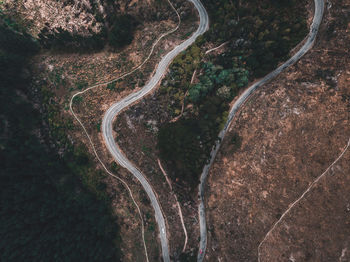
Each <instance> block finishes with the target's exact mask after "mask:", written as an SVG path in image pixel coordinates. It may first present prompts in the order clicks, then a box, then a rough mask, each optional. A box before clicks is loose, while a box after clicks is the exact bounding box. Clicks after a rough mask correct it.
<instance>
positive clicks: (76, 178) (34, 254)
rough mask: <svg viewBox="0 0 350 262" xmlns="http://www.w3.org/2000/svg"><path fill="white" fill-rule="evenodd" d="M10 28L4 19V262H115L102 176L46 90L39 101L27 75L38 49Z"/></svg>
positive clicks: (0, 212)
mask: <svg viewBox="0 0 350 262" xmlns="http://www.w3.org/2000/svg"><path fill="white" fill-rule="evenodd" d="M12 28H15V27H11V28H10V27H9V26H7V25H6V23H4V22H3V21H2V20H1V21H0V31H1V39H0V101H1V103H0V108H1V109H0V110H1V120H2V122H1V126H2V127H5V128H4V129H3V128H2V129H1V132H3V130H5V132H4V133H2V134H1V137H0V158H1V162H0V166H1V168H0V181H1V185H2V190H1V209H0V225H1V226H0V235H1V236H2V239H1V242H0V251H1V252H0V260H1V261H55V260H58V259H63V260H65V261H81V260H84V261H117V260H119V258H120V252H119V250H118V243H119V239H118V231H119V229H118V225H117V224H116V222H115V219H116V218H115V217H114V216H113V215H112V212H111V210H110V203H109V200H108V199H109V198H108V196H107V195H106V193H105V191H104V187H105V185H104V184H103V183H101V174H100V173H98V172H97V173H96V170H95V167H94V166H93V165H92V162H91V161H90V160H89V157H88V155H87V153H86V151H87V150H86V148H83V147H81V146H74V147H73V146H72V144H71V142H70V141H69V139H68V138H67V134H66V133H67V130H69V129H71V127H72V123H71V121H63V120H62V119H61V118H60V114H59V113H58V108H57V105H56V104H55V103H54V101H53V99H52V97H51V91H49V90H48V89H47V88H45V87H43V89H42V97H41V99H39V97H38V93H37V94H36V95H35V96H34V95H33V93H32V92H31V91H30V88H29V87H30V86H29V84H28V83H29V82H30V75H28V74H29V73H27V74H24V73H23V72H26V71H29V67H28V65H27V62H28V59H29V58H30V57H31V55H33V54H34V53H35V51H37V50H38V49H39V47H38V44H37V43H36V42H35V41H33V40H32V39H31V38H30V37H29V35H27V34H23V33H20V32H18V31H13V29H12ZM32 100H33V101H36V103H37V104H40V108H41V109H42V111H41V113H42V112H44V117H43V115H42V114H41V113H40V112H39V110H38V109H35V108H34V107H33V105H32ZM43 122H45V125H42V123H43ZM47 126H48V127H49V134H48V133H47V131H48V130H47ZM58 148H61V149H62V153H61V154H60V155H58V153H57V149H58Z"/></svg>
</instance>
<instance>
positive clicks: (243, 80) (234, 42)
mask: <svg viewBox="0 0 350 262" xmlns="http://www.w3.org/2000/svg"><path fill="white" fill-rule="evenodd" d="M203 3H204V5H205V7H206V9H207V11H208V13H209V16H210V21H211V25H210V28H209V30H208V32H207V33H206V34H205V35H204V37H201V38H200V39H198V40H197V41H196V43H195V44H194V45H193V46H192V47H191V48H189V49H188V50H187V51H185V52H184V53H182V54H180V55H179V56H178V57H177V58H176V59H175V60H174V62H173V63H172V65H171V67H170V72H169V74H168V75H167V77H166V78H165V79H164V80H163V82H162V86H161V89H160V95H161V96H162V97H163V100H164V101H167V103H168V106H167V108H168V111H169V114H170V115H172V116H173V117H176V116H179V114H180V113H181V112H182V109H181V108H182V107H183V108H184V112H182V113H181V118H180V120H179V121H173V122H170V123H165V124H163V125H162V126H161V128H160V131H159V133H158V148H159V151H160V156H161V158H162V159H163V160H165V161H166V162H167V163H168V165H169V166H170V168H169V169H170V170H173V172H171V173H170V175H172V177H173V179H176V178H180V180H179V181H181V182H183V183H184V184H187V185H189V186H190V187H194V186H196V185H197V184H198V176H199V175H200V173H201V169H202V167H203V166H204V164H205V162H206V161H207V160H208V157H209V153H210V151H211V149H212V147H213V145H214V143H215V141H216V139H217V135H218V133H219V132H220V130H221V129H222V128H223V125H224V123H225V122H226V119H227V115H228V110H229V102H230V101H232V99H233V98H234V97H235V96H236V95H237V94H238V92H239V90H240V89H241V88H243V87H245V86H246V85H247V84H248V81H249V80H254V79H256V78H259V77H262V76H264V75H265V74H267V73H269V72H270V71H272V70H273V69H274V68H276V67H277V64H278V63H279V62H281V61H284V60H286V59H287V58H288V56H289V52H290V50H291V49H292V48H293V47H295V46H296V45H297V44H298V43H299V42H300V41H301V40H302V39H303V38H304V37H305V36H306V34H307V25H306V16H307V15H306V9H305V6H306V1H296V0H292V1H274V0H263V1H255V0H250V1H239V0H235V1H215V0H204V1H203ZM208 41H209V42H211V43H214V44H215V45H220V44H222V43H226V46H225V52H222V53H221V54H219V55H205V53H204V51H203V49H204V48H203V47H204V44H206V43H208ZM194 71H196V74H197V76H198V77H197V78H198V81H197V82H195V83H191V80H192V76H193V72H194ZM160 100H162V99H160ZM169 101H172V102H171V103H169ZM183 101H184V105H183ZM237 141H238V140H237Z"/></svg>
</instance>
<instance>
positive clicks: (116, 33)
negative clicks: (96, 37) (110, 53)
mask: <svg viewBox="0 0 350 262" xmlns="http://www.w3.org/2000/svg"><path fill="white" fill-rule="evenodd" d="M136 25H137V22H136V20H135V19H134V18H133V17H132V16H131V15H120V16H117V17H116V18H115V21H114V23H113V25H112V27H111V29H110V31H109V35H108V42H109V45H110V46H111V47H113V48H121V47H124V46H125V45H128V44H130V43H131V41H132V40H133V38H134V30H135V28H136Z"/></svg>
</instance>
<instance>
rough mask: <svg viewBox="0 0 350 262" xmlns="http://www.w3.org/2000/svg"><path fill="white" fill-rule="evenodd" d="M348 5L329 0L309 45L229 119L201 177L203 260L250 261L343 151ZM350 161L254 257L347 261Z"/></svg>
mask: <svg viewBox="0 0 350 262" xmlns="http://www.w3.org/2000/svg"><path fill="white" fill-rule="evenodd" d="M349 8H350V6H349V4H347V3H345V2H344V1H332V7H331V8H330V9H329V10H327V9H326V11H325V18H324V21H323V24H322V26H321V32H320V35H319V38H318V40H317V43H316V45H315V46H314V48H313V49H312V50H311V51H310V52H309V53H308V54H307V55H305V57H303V58H302V59H301V60H300V61H299V62H298V63H297V64H296V65H294V66H293V67H291V68H290V69H288V70H287V71H286V72H285V73H282V74H281V75H280V76H279V77H278V78H277V79H275V80H273V81H272V82H271V83H269V84H267V85H266V86H265V87H263V88H261V89H260V90H259V91H257V92H256V94H255V95H254V96H253V97H252V98H251V99H250V100H249V101H248V102H247V103H246V104H245V105H244V106H243V108H242V109H241V112H240V113H239V114H238V116H237V117H236V119H235V120H234V121H233V123H232V125H231V127H230V131H229V133H228V134H227V136H226V137H225V139H224V141H223V143H222V148H221V149H220V151H219V153H218V156H217V159H216V161H215V163H214V165H213V168H212V170H211V172H210V175H209V179H208V187H207V193H206V196H207V203H206V204H207V223H208V229H209V230H208V248H207V255H206V261H257V255H258V245H259V244H260V243H261V241H262V240H263V239H264V237H265V235H266V234H267V232H268V231H269V230H270V229H271V228H272V226H273V225H274V223H276V221H277V220H278V219H279V218H280V217H281V215H282V214H283V212H284V211H285V210H286V209H287V208H288V207H289V205H290V204H291V203H293V202H294V201H295V200H296V199H297V198H298V197H300V196H301V195H302V193H303V192H304V191H305V190H306V189H307V187H308V186H309V185H310V183H312V182H313V181H314V180H315V179H316V178H317V177H318V176H320V175H321V174H322V173H323V172H324V171H325V170H326V169H327V167H328V166H329V165H330V164H331V163H332V162H333V161H334V160H335V159H336V158H337V157H338V156H339V154H340V152H341V151H342V150H343V149H344V148H345V146H346V143H347V141H348V139H349V137H350V125H349V124H350V119H349V117H350V66H349V65H350V63H349V62H350V57H349V55H348V47H349V45H350V37H349V33H348V32H349V30H350V23H349V22H350V21H349V16H348V11H349ZM237 135H238V136H239V137H240V142H241V143H238V144H240V145H238V146H237V143H233V137H234V136H235V137H237ZM349 157H350V152H347V153H346V154H345V155H344V157H343V158H342V159H341V161H339V162H338V163H337V164H336V165H335V166H334V167H333V169H331V171H330V172H329V173H327V175H326V177H324V178H323V179H321V180H320V182H319V183H318V184H317V185H316V186H315V187H313V188H312V190H311V191H310V192H309V193H308V194H306V196H305V198H304V199H303V200H302V201H300V202H299V203H298V204H297V205H296V206H295V207H294V208H293V209H291V211H290V213H288V214H287V215H286V216H285V217H284V218H283V219H282V221H281V223H279V224H278V225H277V227H276V228H275V230H273V231H272V232H271V234H270V235H269V236H268V237H267V239H266V241H265V242H264V243H263V244H262V246H261V249H260V252H261V257H260V259H261V261H348V260H349V250H350V242H349V235H350V226H349V224H350V213H349V211H348V207H349V205H350V195H349V192H350V180H349V168H350V167H349Z"/></svg>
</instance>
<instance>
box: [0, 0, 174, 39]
mask: <svg viewBox="0 0 350 262" xmlns="http://www.w3.org/2000/svg"><path fill="white" fill-rule="evenodd" d="M2 2H3V3H0V7H2V9H3V10H4V13H5V14H8V15H10V16H11V17H12V18H14V19H15V20H16V22H17V23H18V24H20V25H22V26H24V27H25V28H26V30H29V32H30V33H31V34H32V35H33V36H34V37H36V36H37V35H38V34H39V33H40V31H41V30H42V29H43V28H46V29H47V30H48V31H51V32H53V31H55V30H56V29H57V28H62V29H64V30H66V31H68V32H70V33H73V34H77V35H82V36H89V35H91V34H92V33H98V32H100V31H101V29H102V27H103V26H104V24H106V25H108V21H106V20H105V18H106V17H107V16H113V15H114V14H130V15H132V16H134V17H136V18H137V19H139V20H141V21H143V22H156V21H160V20H167V19H169V17H170V18H174V19H175V18H176V15H174V12H173V10H172V9H170V8H168V5H169V4H168V3H167V1H155V0H147V1H139V0H120V1H104V0H94V1H92V0H62V1H56V0H4V1H2Z"/></svg>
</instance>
